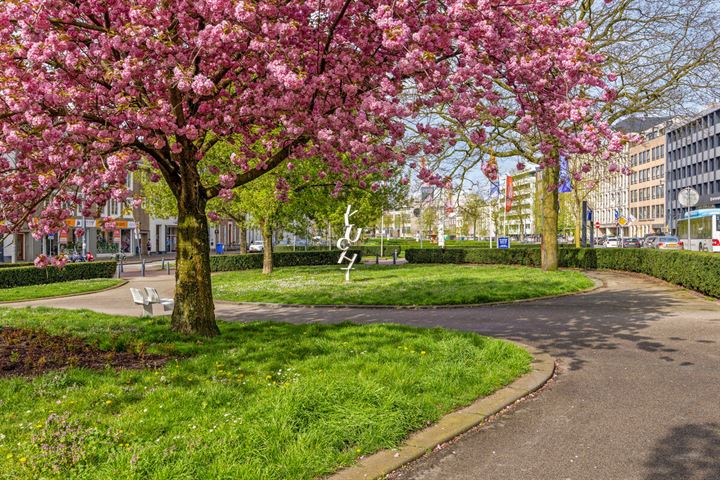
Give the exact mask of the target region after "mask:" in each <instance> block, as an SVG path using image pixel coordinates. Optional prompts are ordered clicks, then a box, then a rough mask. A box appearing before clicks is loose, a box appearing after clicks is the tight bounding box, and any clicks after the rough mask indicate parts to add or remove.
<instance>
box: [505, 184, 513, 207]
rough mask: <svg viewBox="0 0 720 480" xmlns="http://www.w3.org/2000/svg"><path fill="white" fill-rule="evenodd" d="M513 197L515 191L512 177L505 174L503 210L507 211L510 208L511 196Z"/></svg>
mask: <svg viewBox="0 0 720 480" xmlns="http://www.w3.org/2000/svg"><path fill="white" fill-rule="evenodd" d="M514 197H515V192H514V191H513V177H510V176H507V177H505V211H506V212H509V211H510V210H512V202H513V198H514Z"/></svg>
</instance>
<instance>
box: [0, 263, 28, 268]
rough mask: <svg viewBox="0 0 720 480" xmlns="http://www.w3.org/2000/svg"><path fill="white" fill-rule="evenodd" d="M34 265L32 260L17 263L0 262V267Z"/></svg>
mask: <svg viewBox="0 0 720 480" xmlns="http://www.w3.org/2000/svg"><path fill="white" fill-rule="evenodd" d="M30 266H34V264H33V263H32V262H17V263H2V262H0V268H18V267H30Z"/></svg>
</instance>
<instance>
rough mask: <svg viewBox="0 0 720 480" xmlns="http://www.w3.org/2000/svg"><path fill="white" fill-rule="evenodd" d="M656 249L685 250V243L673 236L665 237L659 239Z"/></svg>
mask: <svg viewBox="0 0 720 480" xmlns="http://www.w3.org/2000/svg"><path fill="white" fill-rule="evenodd" d="M655 248H657V249H658V250H683V248H684V246H683V242H681V241H680V239H679V238H678V237H676V236H673V235H667V236H664V237H658V239H657V242H656V243H655Z"/></svg>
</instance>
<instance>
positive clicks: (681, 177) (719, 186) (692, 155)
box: [665, 105, 720, 231]
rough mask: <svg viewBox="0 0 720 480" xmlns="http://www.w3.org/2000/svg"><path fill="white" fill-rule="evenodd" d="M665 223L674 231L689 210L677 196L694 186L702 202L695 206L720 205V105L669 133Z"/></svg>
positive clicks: (675, 126) (675, 127) (710, 206)
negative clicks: (678, 221)
mask: <svg viewBox="0 0 720 480" xmlns="http://www.w3.org/2000/svg"><path fill="white" fill-rule="evenodd" d="M665 141H666V143H667V147H666V149H667V166H666V178H665V184H666V189H665V194H666V198H667V200H666V217H667V218H666V222H667V224H668V227H669V228H670V229H671V230H672V231H675V230H676V228H677V220H678V219H679V218H681V216H682V215H683V214H684V213H685V212H686V211H687V209H686V208H685V207H683V206H682V205H680V202H679V201H678V195H679V193H680V191H681V190H682V189H684V188H687V187H691V188H694V189H695V190H696V191H697V192H698V193H699V194H700V201H699V202H698V204H697V205H696V206H694V207H692V209H698V208H714V207H720V106H717V105H716V106H714V107H712V108H709V109H707V110H704V111H702V112H700V113H699V114H698V115H695V116H693V117H692V118H689V119H685V120H683V121H678V122H676V123H675V124H674V125H673V126H672V128H669V129H668V130H667V133H666V140H665Z"/></svg>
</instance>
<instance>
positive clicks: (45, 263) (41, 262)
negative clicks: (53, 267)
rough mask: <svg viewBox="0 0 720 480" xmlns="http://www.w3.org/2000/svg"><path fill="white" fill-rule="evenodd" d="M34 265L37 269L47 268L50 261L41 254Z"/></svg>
mask: <svg viewBox="0 0 720 480" xmlns="http://www.w3.org/2000/svg"><path fill="white" fill-rule="evenodd" d="M33 263H34V264H35V267H36V268H45V267H47V266H48V265H49V264H50V260H49V259H48V257H47V256H45V255H44V254H40V255H38V256H37V258H36V259H35V261H33Z"/></svg>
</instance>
